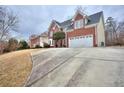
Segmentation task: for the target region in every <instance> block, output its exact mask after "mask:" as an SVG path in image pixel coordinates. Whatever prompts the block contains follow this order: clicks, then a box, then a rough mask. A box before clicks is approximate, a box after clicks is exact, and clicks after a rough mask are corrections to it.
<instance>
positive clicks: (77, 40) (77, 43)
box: [69, 35, 93, 48]
mask: <svg viewBox="0 0 124 93" xmlns="http://www.w3.org/2000/svg"><path fill="white" fill-rule="evenodd" d="M92 46H93V35H86V36H78V37H71V38H69V47H72V48H76V47H77V48H78V47H79V48H80V47H92Z"/></svg>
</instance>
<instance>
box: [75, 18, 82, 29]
mask: <svg viewBox="0 0 124 93" xmlns="http://www.w3.org/2000/svg"><path fill="white" fill-rule="evenodd" d="M83 26H84V21H83V19H81V20H78V21H75V29H78V28H81V27H83Z"/></svg>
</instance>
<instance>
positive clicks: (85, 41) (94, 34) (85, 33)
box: [48, 11, 105, 47]
mask: <svg viewBox="0 0 124 93" xmlns="http://www.w3.org/2000/svg"><path fill="white" fill-rule="evenodd" d="M61 29H63V31H64V32H65V34H66V37H65V39H64V40H63V42H62V44H63V45H65V46H66V47H95V46H101V45H104V46H105V30H104V18H103V12H98V13H95V14H92V15H89V16H88V15H85V14H83V13H82V12H80V11H77V12H76V13H75V15H74V16H73V18H72V19H69V20H66V21H64V22H61V23H60V22H57V21H55V20H53V21H52V22H51V24H50V26H49V30H48V31H49V32H48V36H49V44H50V46H51V47H55V41H54V40H53V33H55V32H57V31H61Z"/></svg>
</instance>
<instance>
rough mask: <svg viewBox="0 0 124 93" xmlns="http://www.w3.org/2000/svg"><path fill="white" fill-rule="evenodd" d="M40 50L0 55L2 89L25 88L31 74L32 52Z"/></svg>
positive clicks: (0, 82)
mask: <svg viewBox="0 0 124 93" xmlns="http://www.w3.org/2000/svg"><path fill="white" fill-rule="evenodd" d="M38 50H40V49H27V50H21V51H15V52H11V53H7V54H3V55H0V87H20V86H23V85H24V84H25V82H26V80H27V78H28V76H29V74H30V72H31V69H32V62H31V56H30V53H31V52H36V51H38Z"/></svg>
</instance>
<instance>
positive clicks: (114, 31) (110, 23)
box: [106, 17, 124, 44]
mask: <svg viewBox="0 0 124 93" xmlns="http://www.w3.org/2000/svg"><path fill="white" fill-rule="evenodd" d="M106 31H107V32H109V33H110V34H111V43H112V44H119V43H120V39H119V35H120V33H121V32H122V31H124V22H123V21H122V22H118V21H115V19H114V18H112V17H108V18H107V20H106Z"/></svg>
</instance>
